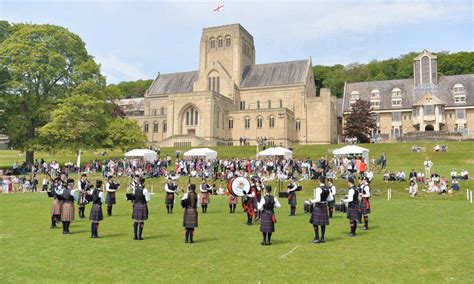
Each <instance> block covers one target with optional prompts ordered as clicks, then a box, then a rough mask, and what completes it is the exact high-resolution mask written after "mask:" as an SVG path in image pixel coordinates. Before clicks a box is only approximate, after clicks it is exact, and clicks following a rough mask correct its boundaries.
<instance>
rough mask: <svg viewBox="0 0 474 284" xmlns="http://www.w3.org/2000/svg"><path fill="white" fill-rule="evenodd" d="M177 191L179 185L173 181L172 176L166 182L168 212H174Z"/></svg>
mask: <svg viewBox="0 0 474 284" xmlns="http://www.w3.org/2000/svg"><path fill="white" fill-rule="evenodd" d="M177 191H178V187H177V186H176V185H175V184H174V183H173V182H172V181H171V178H168V181H167V182H166V184H165V205H166V210H167V211H168V214H169V213H173V207H174V195H175V194H176V193H177Z"/></svg>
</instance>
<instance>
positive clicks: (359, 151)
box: [332, 145, 369, 162]
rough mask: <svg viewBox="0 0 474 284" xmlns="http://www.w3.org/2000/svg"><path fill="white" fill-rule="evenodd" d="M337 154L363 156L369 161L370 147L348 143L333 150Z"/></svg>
mask: <svg viewBox="0 0 474 284" xmlns="http://www.w3.org/2000/svg"><path fill="white" fill-rule="evenodd" d="M332 153H333V155H335V156H356V155H359V156H362V157H363V158H364V160H365V161H366V162H368V161H369V149H365V148H362V147H359V146H356V145H348V146H344V147H342V148H339V149H336V150H334V151H333V152H332Z"/></svg>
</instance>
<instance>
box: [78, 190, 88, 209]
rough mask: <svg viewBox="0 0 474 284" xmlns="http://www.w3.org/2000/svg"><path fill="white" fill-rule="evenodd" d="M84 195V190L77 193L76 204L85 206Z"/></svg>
mask: <svg viewBox="0 0 474 284" xmlns="http://www.w3.org/2000/svg"><path fill="white" fill-rule="evenodd" d="M85 196H86V193H85V192H83V191H81V192H80V193H79V199H78V200H77V205H78V206H79V207H84V206H86V204H87V201H86V200H85Z"/></svg>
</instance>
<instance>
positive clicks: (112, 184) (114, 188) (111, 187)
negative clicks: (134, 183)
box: [109, 181, 120, 190]
mask: <svg viewBox="0 0 474 284" xmlns="http://www.w3.org/2000/svg"><path fill="white" fill-rule="evenodd" d="M119 186H120V183H116V182H113V181H109V189H113V190H117V189H118V188H119Z"/></svg>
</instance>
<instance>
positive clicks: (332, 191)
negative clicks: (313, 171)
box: [326, 178, 337, 218]
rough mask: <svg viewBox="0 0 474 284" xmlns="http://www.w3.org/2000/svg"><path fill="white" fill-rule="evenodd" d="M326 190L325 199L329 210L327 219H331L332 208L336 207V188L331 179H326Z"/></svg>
mask: <svg viewBox="0 0 474 284" xmlns="http://www.w3.org/2000/svg"><path fill="white" fill-rule="evenodd" d="M327 187H328V190H329V195H328V197H327V199H326V201H327V202H328V208H329V218H332V214H333V212H334V206H335V205H336V194H337V193H336V186H335V185H334V184H333V180H332V178H328V186H327Z"/></svg>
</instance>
